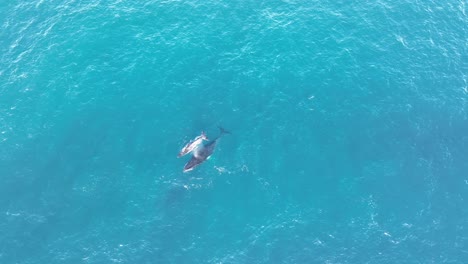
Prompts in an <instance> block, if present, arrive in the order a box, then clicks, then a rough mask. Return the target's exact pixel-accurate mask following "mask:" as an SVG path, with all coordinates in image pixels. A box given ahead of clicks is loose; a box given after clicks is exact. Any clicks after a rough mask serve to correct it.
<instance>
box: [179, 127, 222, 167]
mask: <svg viewBox="0 0 468 264" xmlns="http://www.w3.org/2000/svg"><path fill="white" fill-rule="evenodd" d="M219 130H220V132H219V135H218V136H217V137H216V138H215V139H213V140H211V141H210V142H208V143H207V144H206V145H204V144H203V143H202V144H201V145H200V146H199V147H198V148H197V149H195V151H194V152H193V155H192V158H191V159H190V160H189V161H188V162H187V164H185V166H184V170H183V172H189V171H191V170H193V169H194V168H195V167H197V166H198V165H200V164H202V163H203V162H205V161H206V160H207V159H208V158H209V157H210V156H211V154H213V152H214V150H215V147H216V143H217V142H218V139H220V138H221V137H222V136H223V135H225V134H231V132H229V131H227V130H225V129H224V128H222V127H219Z"/></svg>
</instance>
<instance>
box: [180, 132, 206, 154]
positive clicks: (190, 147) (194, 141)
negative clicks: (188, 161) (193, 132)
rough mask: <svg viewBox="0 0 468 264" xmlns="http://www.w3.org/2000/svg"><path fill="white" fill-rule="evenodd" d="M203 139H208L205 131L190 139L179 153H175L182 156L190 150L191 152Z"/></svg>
mask: <svg viewBox="0 0 468 264" xmlns="http://www.w3.org/2000/svg"><path fill="white" fill-rule="evenodd" d="M203 140H208V138H207V137H206V134H205V132H203V131H202V132H201V135H200V136H198V137H196V138H194V139H192V140H190V141H189V142H188V143H187V144H186V145H185V146H184V147H183V148H182V150H181V151H180V152H179V154H178V155H177V157H178V158H180V157H182V156H185V155H187V154H189V153H190V152H192V151H193V150H194V149H196V148H197V147H198V146H199V145H200V144H201V143H202V142H203Z"/></svg>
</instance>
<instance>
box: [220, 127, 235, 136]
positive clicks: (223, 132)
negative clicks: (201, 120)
mask: <svg viewBox="0 0 468 264" xmlns="http://www.w3.org/2000/svg"><path fill="white" fill-rule="evenodd" d="M218 128H219V136H221V135H223V134H232V133H231V132H229V131H227V130H226V129H224V128H223V127H221V126H218Z"/></svg>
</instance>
